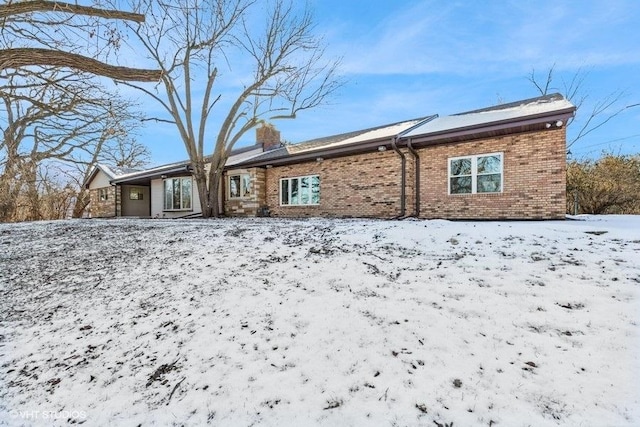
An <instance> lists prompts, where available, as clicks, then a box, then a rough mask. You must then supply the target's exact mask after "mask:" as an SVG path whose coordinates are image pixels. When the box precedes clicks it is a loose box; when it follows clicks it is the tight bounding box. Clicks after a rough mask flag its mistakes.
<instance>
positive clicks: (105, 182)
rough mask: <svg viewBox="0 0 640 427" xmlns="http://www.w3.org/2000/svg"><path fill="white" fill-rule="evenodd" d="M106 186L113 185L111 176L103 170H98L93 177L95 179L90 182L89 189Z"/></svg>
mask: <svg viewBox="0 0 640 427" xmlns="http://www.w3.org/2000/svg"><path fill="white" fill-rule="evenodd" d="M104 187H111V184H110V183H109V177H108V176H107V175H106V174H105V173H104V172H102V171H101V170H98V173H96V176H95V177H93V179H92V180H91V182H90V183H89V189H90V190H95V189H96V188H104Z"/></svg>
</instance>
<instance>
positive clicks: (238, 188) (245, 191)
mask: <svg viewBox="0 0 640 427" xmlns="http://www.w3.org/2000/svg"><path fill="white" fill-rule="evenodd" d="M249 196H251V176H250V175H249V174H248V173H241V174H236V175H229V198H230V199H240V198H245V197H249Z"/></svg>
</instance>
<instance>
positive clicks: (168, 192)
mask: <svg viewBox="0 0 640 427" xmlns="http://www.w3.org/2000/svg"><path fill="white" fill-rule="evenodd" d="M191 194H192V191H191V177H185V178H169V179H165V180H164V210H165V211H183V210H191Z"/></svg>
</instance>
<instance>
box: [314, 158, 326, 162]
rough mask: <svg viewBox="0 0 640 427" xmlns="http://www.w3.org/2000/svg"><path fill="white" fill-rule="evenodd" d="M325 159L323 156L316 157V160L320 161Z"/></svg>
mask: <svg viewBox="0 0 640 427" xmlns="http://www.w3.org/2000/svg"><path fill="white" fill-rule="evenodd" d="M323 160H324V159H323V158H322V157H316V162H318V163H320V162H321V161H323Z"/></svg>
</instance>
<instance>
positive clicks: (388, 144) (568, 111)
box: [233, 107, 575, 168]
mask: <svg viewBox="0 0 640 427" xmlns="http://www.w3.org/2000/svg"><path fill="white" fill-rule="evenodd" d="M574 111H575V107H568V108H564V109H561V110H556V111H551V112H546V113H538V114H534V115H530V116H525V117H519V118H517V119H514V118H511V119H506V120H501V121H496V122H491V123H480V124H475V125H470V126H465V127H461V128H455V129H446V130H442V131H437V132H432V133H425V134H423V135H414V136H405V135H406V134H407V133H409V132H411V130H413V129H415V128H417V127H419V126H421V125H423V124H425V123H428V121H430V120H433V119H434V118H435V117H434V116H432V117H430V118H429V119H428V120H426V121H423V122H420V123H419V124H417V125H415V126H412V127H411V128H409V129H406V130H404V131H403V132H400V133H399V134H398V135H394V136H388V137H384V138H378V139H375V140H369V141H364V142H361V143H357V144H349V145H345V146H342V147H331V148H322V147H321V148H318V149H315V150H309V151H304V152H301V153H292V154H286V155H283V156H280V157H274V158H270V159H264V160H257V161H251V160H248V161H246V162H240V163H238V164H236V165H234V166H233V167H234V168H237V167H263V166H264V167H266V166H283V165H287V164H293V163H300V162H306V161H312V160H316V159H317V158H323V159H324V158H335V157H343V156H348V155H354V154H364V153H369V152H375V151H378V149H379V148H378V147H380V146H384V147H385V150H389V149H391V148H392V141H393V140H394V138H397V145H398V147H400V148H404V147H406V146H407V144H408V141H409V140H411V142H412V144H414V145H415V146H416V147H419V146H420V145H431V144H438V143H447V142H449V141H448V139H450V138H463V140H464V139H476V137H480V136H484V135H486V134H487V133H491V132H496V131H505V130H509V129H514V128H520V127H527V126H532V125H536V124H542V123H544V122H545V121H556V120H563V121H564V123H563V126H564V125H566V120H568V119H569V118H570V117H572V116H573V114H574ZM465 137H471V138H465Z"/></svg>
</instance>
